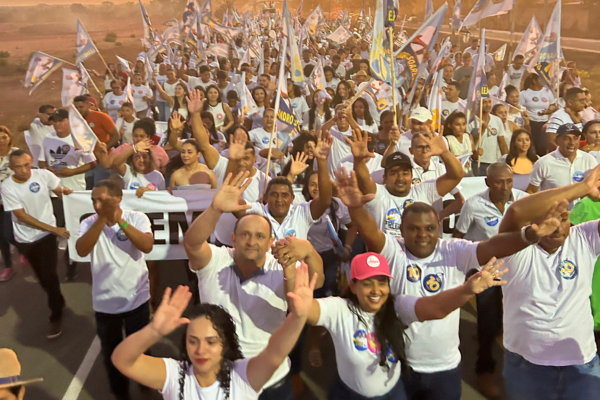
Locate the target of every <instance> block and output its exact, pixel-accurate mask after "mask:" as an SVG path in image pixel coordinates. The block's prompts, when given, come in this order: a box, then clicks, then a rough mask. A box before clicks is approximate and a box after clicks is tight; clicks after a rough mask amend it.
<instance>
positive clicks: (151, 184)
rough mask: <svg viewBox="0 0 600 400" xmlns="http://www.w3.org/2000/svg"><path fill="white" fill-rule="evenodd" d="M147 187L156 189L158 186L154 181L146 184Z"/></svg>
mask: <svg viewBox="0 0 600 400" xmlns="http://www.w3.org/2000/svg"><path fill="white" fill-rule="evenodd" d="M146 187H147V188H148V189H150V190H156V189H157V187H156V185H155V184H154V183H149V184H148V185H146Z"/></svg>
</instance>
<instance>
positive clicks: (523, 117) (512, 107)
mask: <svg viewBox="0 0 600 400" xmlns="http://www.w3.org/2000/svg"><path fill="white" fill-rule="evenodd" d="M504 91H505V92H506V102H507V103H508V115H507V118H508V120H509V121H511V122H513V123H514V124H515V125H516V126H517V128H519V129H526V130H529V129H530V127H529V113H528V112H527V110H526V109H525V107H523V106H521V105H520V103H519V101H520V93H519V90H518V89H517V88H516V87H514V86H512V85H508V86H506V87H505V88H504ZM507 143H508V141H507Z"/></svg>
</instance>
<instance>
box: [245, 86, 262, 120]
mask: <svg viewBox="0 0 600 400" xmlns="http://www.w3.org/2000/svg"><path fill="white" fill-rule="evenodd" d="M252 99H253V100H254V102H255V103H256V106H257V107H258V112H256V113H254V114H252V115H246V120H245V121H244V126H245V127H246V130H248V131H250V130H252V129H256V128H262V127H263V114H264V112H265V104H267V103H268V99H267V90H266V89H265V88H264V87H262V86H257V87H255V88H254V89H252Z"/></svg>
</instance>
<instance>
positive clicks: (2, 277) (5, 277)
mask: <svg viewBox="0 0 600 400" xmlns="http://www.w3.org/2000/svg"><path fill="white" fill-rule="evenodd" d="M14 274H15V271H13V269H12V268H4V271H2V273H1V274H0V282H6V281H9V280H10V278H12V277H13V275H14Z"/></svg>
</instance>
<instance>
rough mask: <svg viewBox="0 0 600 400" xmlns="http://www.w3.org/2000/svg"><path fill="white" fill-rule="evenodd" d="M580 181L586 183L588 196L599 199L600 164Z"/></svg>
mask: <svg viewBox="0 0 600 400" xmlns="http://www.w3.org/2000/svg"><path fill="white" fill-rule="evenodd" d="M582 183H585V184H586V185H587V187H588V194H587V195H588V196H589V197H591V198H592V199H594V200H600V165H598V166H597V167H596V168H594V169H593V170H591V171H590V173H589V174H588V176H586V177H585V179H584V180H583V182H582Z"/></svg>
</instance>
